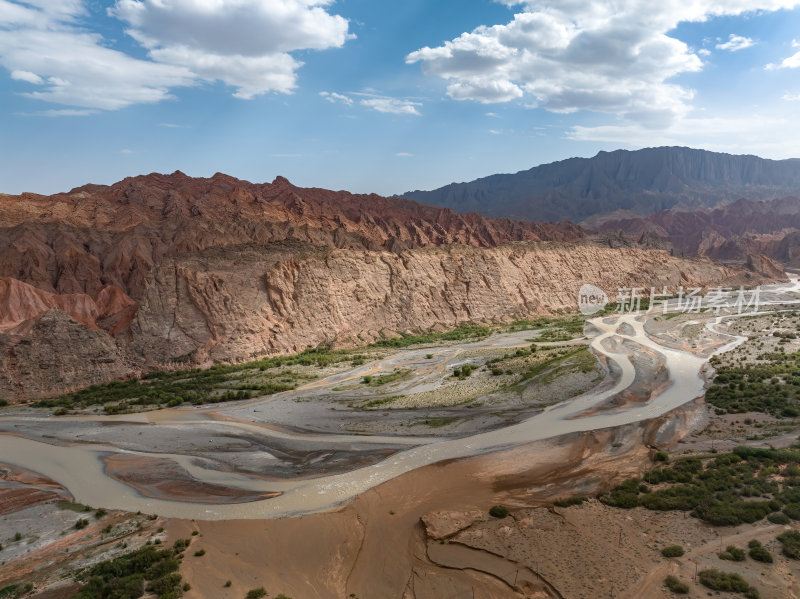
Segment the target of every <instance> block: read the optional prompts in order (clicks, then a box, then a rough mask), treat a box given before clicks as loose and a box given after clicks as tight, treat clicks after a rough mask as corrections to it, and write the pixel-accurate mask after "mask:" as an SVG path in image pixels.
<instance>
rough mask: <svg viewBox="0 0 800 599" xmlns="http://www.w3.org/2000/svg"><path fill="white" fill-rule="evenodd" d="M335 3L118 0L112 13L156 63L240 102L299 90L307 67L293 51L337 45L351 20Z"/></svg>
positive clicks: (306, 0)
mask: <svg viewBox="0 0 800 599" xmlns="http://www.w3.org/2000/svg"><path fill="white" fill-rule="evenodd" d="M329 4H331V0H215V1H214V2H197V1H196V0H117V2H116V4H115V5H114V7H113V8H111V9H110V10H109V12H110V14H112V15H113V16H116V17H117V18H119V19H122V20H123V21H125V22H127V23H128V24H129V25H130V28H129V29H128V33H129V34H130V35H131V36H132V37H133V38H134V39H136V40H137V41H138V42H139V43H140V44H142V45H143V46H144V47H145V48H147V49H148V50H149V53H150V56H151V57H152V58H153V59H154V60H155V61H157V62H159V63H164V64H170V65H174V66H178V67H184V68H187V69H189V70H191V71H192V72H193V73H196V74H197V75H198V76H199V77H201V78H202V79H205V80H208V81H214V80H220V81H224V82H225V83H226V84H228V85H230V86H232V87H235V88H236V90H237V91H236V93H235V94H234V95H235V96H237V97H240V98H252V97H253V96H255V95H258V94H263V93H266V92H269V91H277V92H283V93H287V92H290V91H291V90H292V89H294V88H295V86H296V79H297V77H296V71H297V69H298V68H299V67H300V66H302V63H301V62H299V61H297V60H296V59H294V58H293V57H292V56H291V55H290V54H289V52H293V51H296V50H303V49H310V50H325V49H327V48H339V47H341V46H342V45H344V43H345V42H346V41H347V40H348V39H349V38H350V37H351V35H350V34H349V33H348V28H349V23H348V21H347V19H345V18H343V17H341V16H338V15H332V14H329V13H328V12H327V11H326V10H325V6H327V5H329Z"/></svg>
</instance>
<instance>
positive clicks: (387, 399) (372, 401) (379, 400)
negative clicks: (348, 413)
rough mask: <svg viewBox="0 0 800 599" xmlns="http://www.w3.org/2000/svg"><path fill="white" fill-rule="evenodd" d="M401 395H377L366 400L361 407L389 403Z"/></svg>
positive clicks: (375, 406)
mask: <svg viewBox="0 0 800 599" xmlns="http://www.w3.org/2000/svg"><path fill="white" fill-rule="evenodd" d="M401 397H403V396H402V395H390V396H389V397H379V398H377V399H370V400H369V401H368V402H366V403H364V404H362V406H361V407H362V408H378V407H380V406H385V405H389V404H391V403H394V402H395V401H397V400H398V399H400V398H401Z"/></svg>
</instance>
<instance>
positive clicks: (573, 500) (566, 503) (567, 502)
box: [553, 496, 584, 507]
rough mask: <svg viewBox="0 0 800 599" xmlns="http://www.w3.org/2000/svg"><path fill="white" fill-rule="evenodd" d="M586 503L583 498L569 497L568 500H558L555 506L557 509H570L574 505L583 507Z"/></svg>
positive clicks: (554, 503)
mask: <svg viewBox="0 0 800 599" xmlns="http://www.w3.org/2000/svg"><path fill="white" fill-rule="evenodd" d="M583 502H584V498H583V497H578V496H575V497H567V498H566V499H556V500H555V501H554V502H553V505H554V506H556V507H570V506H572V505H581V504H582V503H583Z"/></svg>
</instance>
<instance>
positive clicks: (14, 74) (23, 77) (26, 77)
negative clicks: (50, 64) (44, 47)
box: [11, 71, 44, 85]
mask: <svg viewBox="0 0 800 599" xmlns="http://www.w3.org/2000/svg"><path fill="white" fill-rule="evenodd" d="M11 78H12V79H16V80H17V81H27V82H28V83H33V84H35V85H41V84H42V83H44V79H42V78H41V77H39V75H37V74H36V73H31V72H30V71H11Z"/></svg>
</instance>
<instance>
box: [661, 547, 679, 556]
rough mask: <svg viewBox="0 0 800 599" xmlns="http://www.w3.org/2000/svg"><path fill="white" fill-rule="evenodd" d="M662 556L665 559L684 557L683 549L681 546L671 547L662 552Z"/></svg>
mask: <svg viewBox="0 0 800 599" xmlns="http://www.w3.org/2000/svg"><path fill="white" fill-rule="evenodd" d="M661 555H663V556H664V557H681V556H682V555H683V547H681V546H680V545H669V546H668V547H664V548H663V549H662V550H661Z"/></svg>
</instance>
